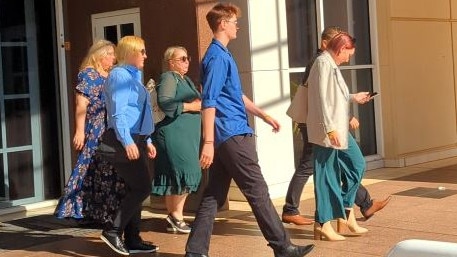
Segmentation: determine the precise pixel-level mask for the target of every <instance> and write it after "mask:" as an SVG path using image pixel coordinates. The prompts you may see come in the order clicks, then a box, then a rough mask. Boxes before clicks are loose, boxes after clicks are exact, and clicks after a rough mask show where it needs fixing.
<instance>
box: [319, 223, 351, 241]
mask: <svg viewBox="0 0 457 257" xmlns="http://www.w3.org/2000/svg"><path fill="white" fill-rule="evenodd" d="M324 239H325V240H327V241H343V240H346V238H345V237H344V236H342V235H340V234H338V233H336V232H335V230H333V227H332V224H331V223H330V221H327V222H325V223H324V224H322V226H321V225H320V224H319V223H318V222H314V240H324Z"/></svg>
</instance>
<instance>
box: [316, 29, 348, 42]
mask: <svg viewBox="0 0 457 257" xmlns="http://www.w3.org/2000/svg"><path fill="white" fill-rule="evenodd" d="M342 32H344V30H343V29H342V28H340V27H338V26H328V27H326V28H325V29H324V31H322V36H321V38H322V40H327V41H330V40H332V38H333V37H335V36H336V35H338V34H340V33H342Z"/></svg>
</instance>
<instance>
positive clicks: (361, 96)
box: [352, 92, 371, 104]
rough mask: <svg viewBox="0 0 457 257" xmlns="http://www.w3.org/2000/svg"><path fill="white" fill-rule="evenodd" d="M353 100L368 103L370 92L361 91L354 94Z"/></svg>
mask: <svg viewBox="0 0 457 257" xmlns="http://www.w3.org/2000/svg"><path fill="white" fill-rule="evenodd" d="M352 100H353V101H354V102H356V103H358V104H365V103H368V102H369V101H370V100H371V98H370V93H369V92H359V93H357V94H353V97H352Z"/></svg>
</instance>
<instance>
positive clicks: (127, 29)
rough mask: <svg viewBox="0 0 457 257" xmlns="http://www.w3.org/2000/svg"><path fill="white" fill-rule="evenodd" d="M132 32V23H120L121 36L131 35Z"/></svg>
mask: <svg viewBox="0 0 457 257" xmlns="http://www.w3.org/2000/svg"><path fill="white" fill-rule="evenodd" d="M134 33H135V31H134V30H133V23H127V24H121V37H124V36H132V35H134Z"/></svg>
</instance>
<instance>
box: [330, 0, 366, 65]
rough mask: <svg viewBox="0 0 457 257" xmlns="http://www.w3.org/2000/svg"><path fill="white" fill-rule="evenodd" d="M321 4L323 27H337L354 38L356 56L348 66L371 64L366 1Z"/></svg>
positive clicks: (350, 0) (338, 1) (332, 1)
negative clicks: (322, 6) (322, 5)
mask: <svg viewBox="0 0 457 257" xmlns="http://www.w3.org/2000/svg"><path fill="white" fill-rule="evenodd" d="M323 2H324V22H325V27H327V26H339V27H341V28H342V29H344V30H346V31H348V32H349V33H350V34H351V35H352V36H354V37H355V38H356V46H357V48H356V54H355V56H354V58H352V60H351V63H350V64H351V65H363V64H371V47H370V45H371V43H370V19H369V12H368V10H369V8H368V0H358V1H352V0H326V1H323Z"/></svg>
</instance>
